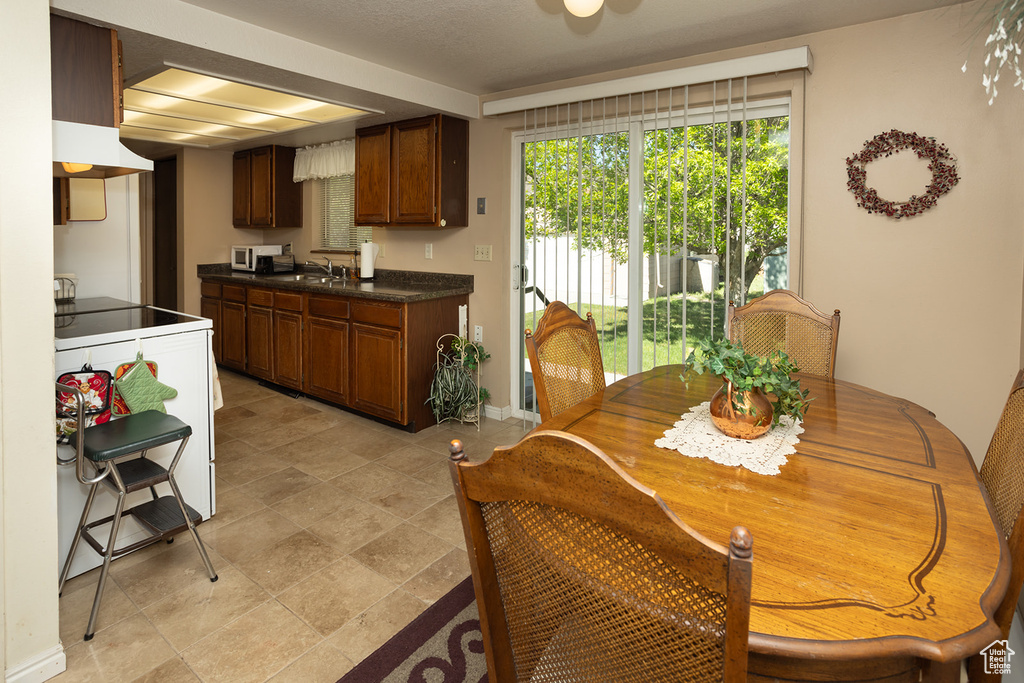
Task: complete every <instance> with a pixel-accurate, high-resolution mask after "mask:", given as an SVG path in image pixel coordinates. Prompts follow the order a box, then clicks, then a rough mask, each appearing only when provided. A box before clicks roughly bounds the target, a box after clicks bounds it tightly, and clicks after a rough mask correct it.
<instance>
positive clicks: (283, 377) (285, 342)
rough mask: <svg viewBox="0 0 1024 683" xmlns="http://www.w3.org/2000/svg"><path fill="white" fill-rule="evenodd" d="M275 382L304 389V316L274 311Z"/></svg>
mask: <svg viewBox="0 0 1024 683" xmlns="http://www.w3.org/2000/svg"><path fill="white" fill-rule="evenodd" d="M273 347H274V381H275V382H277V383H278V384H280V385H281V386H285V387H291V388H292V389H300V390H301V389H302V314H301V313H293V312H292V311H278V310H275V311H274V342H273Z"/></svg>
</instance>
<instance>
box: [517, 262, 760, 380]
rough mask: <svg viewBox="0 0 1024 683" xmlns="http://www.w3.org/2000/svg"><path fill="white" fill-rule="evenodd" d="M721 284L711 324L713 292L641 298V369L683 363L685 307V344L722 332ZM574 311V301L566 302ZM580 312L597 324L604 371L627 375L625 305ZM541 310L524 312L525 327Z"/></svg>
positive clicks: (532, 324)
mask: <svg viewBox="0 0 1024 683" xmlns="http://www.w3.org/2000/svg"><path fill="white" fill-rule="evenodd" d="M759 285H760V283H759V282H758V281H755V283H754V285H753V286H752V287H751V291H750V297H751V298H752V297H754V296H760V294H761V293H762V292H763V285H760V286H759ZM724 294H725V292H724V287H719V288H718V290H717V291H715V292H714V321H713V323H712V320H711V316H712V295H711V294H705V293H703V292H699V293H692V292H691V293H690V294H687V295H684V294H682V293H679V294H673V295H671V296H667V297H666V296H660V297H656V298H654V299H648V300H647V301H644V303H643V307H644V312H643V321H644V322H643V354H644V360H643V368H645V369H647V368H652V367H655V366H657V365H671V364H675V363H682V362H683V361H684V360H685V357H686V351H685V350H684V348H683V343H682V341H683V340H682V336H683V332H682V328H683V308H684V306H685V308H686V347H687V348H689V347H692V346H693V343H694V341H696V340H697V339H702V338H706V337H708V336H711V334H712V330H714V336H716V337H719V336H721V335H722V334H723V330H724V325H725V300H724ZM566 303H567V305H568V306H569V307H570V308H572V309H573V310H577V309H576V303H575V302H566ZM579 310H580V311H581V312H582V313H583V315H584V316H585V315H586V314H587V311H590V312H591V313H592V314H593V315H594V321H595V322H596V323H597V332H598V335H599V337H600V339H601V356H602V360H603V362H604V369H605V372H616V373H618V374H620V375H626V374H628V373H627V370H626V368H627V365H626V308H625V307H616V306H599V305H594V306H591V305H588V304H586V303H584V304H583V306H582V307H581V308H580V309H579ZM543 313H544V310H543V309H540V310H537V311H534V312H533V313H527V314H526V327H528V328H530V329H534V328H535V327H536V325H537V321H538V320H539V319H540V316H541V315H543Z"/></svg>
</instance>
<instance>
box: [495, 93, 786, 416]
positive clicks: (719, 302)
mask: <svg viewBox="0 0 1024 683" xmlns="http://www.w3.org/2000/svg"><path fill="white" fill-rule="evenodd" d="M688 95H689V93H688V92H686V91H685V89H684V91H683V92H682V94H681V97H680V94H679V93H675V94H673V93H668V94H665V95H658V96H654V95H652V94H646V95H645V96H643V97H640V96H633V97H630V98H619V99H618V100H602V101H596V102H585V103H580V104H576V105H571V106H563V107H561V108H551V109H546V110H539V111H534V112H528V113H527V114H526V115H525V117H524V130H523V132H522V133H521V134H519V135H517V136H515V139H514V153H515V155H516V156H517V161H518V164H517V166H518V169H519V174H518V178H517V179H516V182H515V184H514V187H515V189H516V190H517V191H518V193H519V194H518V197H515V198H514V199H515V201H517V203H518V204H519V206H520V207H521V212H520V214H519V220H518V225H516V226H515V231H514V233H515V239H516V240H517V241H518V245H515V244H514V245H513V247H514V248H513V264H512V265H513V272H514V273H515V281H514V283H513V285H514V286H513V301H512V311H513V325H512V329H513V331H514V332H513V333H514V334H515V335H516V337H515V338H514V340H513V341H514V343H515V345H514V346H513V349H516V348H518V353H517V354H516V357H515V359H514V361H513V368H512V371H513V391H512V396H513V409H514V411H515V412H516V414H525V415H527V416H529V415H530V414H531V412H532V411H533V406H534V401H533V396H532V378H531V376H530V368H529V362H528V361H527V360H526V356H525V351H524V348H523V347H522V345H521V340H522V338H523V332H524V330H525V329H533V328H534V327H535V326H536V323H537V321H538V320H539V318H540V316H541V315H542V314H543V311H544V307H545V305H546V304H547V302H549V301H554V300H560V301H563V302H565V303H567V304H568V305H569V306H570V307H572V308H573V309H574V310H576V311H577V312H578V313H580V315H582V316H585V315H586V313H587V312H590V313H591V314H592V315H593V316H594V319H595V320H596V322H597V327H598V332H599V335H600V338H601V347H602V356H603V360H604V368H605V373H606V375H607V380H608V382H609V383H610V382H612V381H614V380H615V379H617V378H619V377H623V376H625V375H628V374H633V373H636V372H640V371H642V370H646V369H649V368H651V367H654V366H656V365H665V364H673V363H681V362H682V361H683V359H684V358H685V357H686V354H687V353H688V351H689V348H690V347H691V346H692V343H693V341H694V340H695V339H698V338H702V337H712V336H719V335H721V334H723V333H724V320H725V309H726V304H727V303H728V301H730V300H733V301H735V302H736V304H737V305H741V304H742V303H743V302H745V301H746V300H747V299H748V298H750V297H753V296H758V295H759V294H760V293H762V292H763V291H765V289H773V288H777V287H786V286H787V285H788V260H787V252H788V220H787V216H788V197H789V192H788V178H789V115H788V114H789V111H788V109H789V105H788V101H773V102H761V103H758V104H757V105H756V106H754V105H750V104H748V103H745V102H742V101H741V102H738V103H737V102H730V101H727V102H725V103H724V104H718V105H714V106H710V105H709V106H705V107H703V108H691V107H689V106H688V102H687V100H688ZM661 97H664V98H665V103H664V104H662V103H661V102H657V100H659V99H660V98H661ZM652 99H653V100H655V102H654V103H653V104H652V102H651V101H650V100H652ZM730 99H731V98H730ZM637 100H639V104H638V103H637ZM516 247H517V248H516ZM519 411H523V413H520V412H519Z"/></svg>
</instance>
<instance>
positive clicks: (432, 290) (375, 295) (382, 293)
mask: <svg viewBox="0 0 1024 683" xmlns="http://www.w3.org/2000/svg"><path fill="white" fill-rule="evenodd" d="M196 274H197V275H198V276H199V277H200V278H202V279H203V280H209V281H211V282H220V283H222V284H241V285H246V286H258V287H274V288H277V289H291V290H296V291H300V292H310V293H311V294H335V295H338V296H351V297H359V298H363V299H376V300H378V301H394V302H398V303H412V302H416V301H428V300H430V299H443V298H444V297H449V296H458V295H461V294H472V293H473V276H472V275H455V274H451V273H421V272H418V271H409V270H383V269H381V268H377V269H376V270H375V272H374V278H373V280H370V281H366V280H343V279H340V278H336V279H332V280H329V281H326V282H321V281H320V279H321V278H323V279H326V276H325V273H324V272H323V271H320V270H317V269H314V268H310V267H308V266H307V267H303V268H300V269H297V270H296V271H295V272H294V273H276V274H273V275H256V274H254V273H246V272H240V271H232V270H231V266H230V264H227V263H216V264H205V265H203V264H201V265H198V266H197V267H196ZM304 276H312V277H313V278H315V279H307V278H306V277H304Z"/></svg>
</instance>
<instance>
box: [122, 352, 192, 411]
mask: <svg viewBox="0 0 1024 683" xmlns="http://www.w3.org/2000/svg"><path fill="white" fill-rule="evenodd" d="M115 386H116V387H117V391H118V392H119V393H120V394H121V396H122V398H124V402H125V404H126V405H127V406H128V410H130V411H132V412H133V413H141V412H143V411H144V410H159V411H160V412H161V413H166V412H167V410H166V409H165V408H164V401H165V400H167V399H169V398H174V397H175V396H177V395H178V390H177V389H175V388H174V387H169V386H167V385H166V384H163V383H162V382H160V381H159V380H157V378H156V377H154V376H153V373H151V372H150V371H149V368H148V367H146V363H145V362H140V363H136V364H135V365H134V366H133V367H132V369H131V370H129V371H128V372H126V373H124V375H122V376H121V377H120V378H119V379H117V380H116V381H115Z"/></svg>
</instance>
